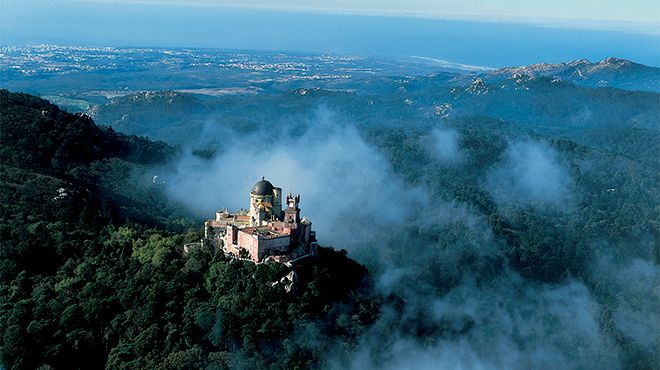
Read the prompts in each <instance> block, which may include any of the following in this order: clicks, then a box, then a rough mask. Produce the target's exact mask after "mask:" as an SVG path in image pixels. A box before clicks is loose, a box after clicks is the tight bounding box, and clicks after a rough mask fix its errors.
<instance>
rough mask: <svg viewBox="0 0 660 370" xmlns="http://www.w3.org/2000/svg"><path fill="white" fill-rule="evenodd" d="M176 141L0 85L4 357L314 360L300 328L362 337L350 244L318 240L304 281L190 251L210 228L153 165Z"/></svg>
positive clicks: (365, 289) (47, 362)
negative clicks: (167, 193) (155, 138)
mask: <svg viewBox="0 0 660 370" xmlns="http://www.w3.org/2000/svg"><path fill="white" fill-rule="evenodd" d="M173 153H175V149H174V148H171V147H169V146H167V145H166V144H164V143H160V142H151V141H149V140H147V139H144V138H139V137H136V136H127V135H123V134H119V133H116V132H114V131H112V129H109V128H103V127H99V126H97V125H95V124H94V122H93V121H92V120H91V119H90V118H89V117H87V116H84V115H73V114H69V113H66V112H64V111H62V110H60V109H59V108H58V107H56V106H54V105H52V104H50V103H48V102H47V101H45V100H42V99H39V98H36V97H34V96H30V95H26V94H14V93H10V92H8V91H7V90H0V171H1V172H0V197H1V198H0V214H1V219H0V240H1V242H2V248H1V249H0V368H3V369H34V368H43V369H51V368H54V369H89V368H104V367H105V368H112V369H118V368H134V369H140V368H141V369H147V368H149V369H151V368H164V369H184V368H195V369H196V368H203V367H209V368H227V367H236V366H239V365H240V366H242V367H253V368H263V365H264V364H265V363H268V364H269V365H273V366H276V367H280V368H295V367H300V366H302V367H308V366H310V365H312V364H314V363H315V362H316V361H318V358H317V355H316V354H315V351H313V350H312V349H313V348H314V347H313V345H310V344H305V343H304V342H303V341H300V342H299V343H298V342H295V341H291V340H289V341H285V338H287V337H289V336H290V335H291V333H293V332H294V331H296V330H302V329H301V328H303V327H306V325H311V323H312V322H314V323H317V324H316V325H317V326H318V328H317V330H321V331H323V330H326V331H328V332H332V333H334V334H336V335H337V336H338V337H340V338H342V337H343V338H345V340H346V343H351V341H352V340H354V339H355V338H356V337H357V336H358V334H359V332H360V330H361V328H364V327H365V325H366V324H367V323H368V322H370V321H372V320H374V317H375V316H376V315H377V312H378V310H377V305H376V304H375V301H374V299H373V298H372V296H371V295H370V293H369V292H370V290H369V284H368V279H367V272H366V270H365V269H364V267H362V266H360V265H359V264H357V263H355V262H353V261H351V260H350V259H348V258H346V254H345V253H344V252H335V251H334V250H332V249H326V248H321V250H320V256H319V258H318V259H317V262H316V263H315V264H314V265H313V266H307V267H301V269H300V271H299V273H300V277H301V278H300V282H299V287H298V290H297V292H296V293H295V294H288V293H286V292H285V288H284V286H283V284H277V283H274V282H277V281H279V279H280V278H281V277H282V276H284V275H286V274H287V273H288V270H287V268H286V267H284V266H283V265H280V264H275V263H272V264H271V263H266V264H260V265H258V266H256V265H253V264H251V263H244V262H238V261H233V260H229V259H227V258H225V257H224V255H222V254H221V253H214V252H213V251H210V250H201V249H200V250H196V251H194V252H192V253H190V254H188V255H184V254H183V253H182V245H183V244H185V243H188V242H192V241H198V240H199V238H200V237H201V235H200V234H199V229H200V228H199V227H198V225H196V224H195V223H194V222H192V221H190V220H188V219H186V218H184V217H183V216H182V213H180V211H178V210H177V208H176V207H175V206H170V205H169V204H168V203H167V202H166V199H165V197H164V196H163V194H162V193H161V190H160V189H159V188H158V184H154V183H153V182H152V181H151V179H149V178H145V175H144V172H145V171H144V170H145V169H146V168H147V166H149V168H151V167H153V166H158V165H161V164H163V163H164V162H165V161H166V160H167V159H168V158H169V157H170V156H171V155H173ZM188 226H190V227H191V228H190V229H188V230H187V231H186V228H187V227H188ZM338 271H342V273H341V274H339V273H338ZM271 283H274V284H271ZM349 292H352V293H351V294H350V295H349V294H348V293H349ZM333 302H341V303H342V304H341V305H338V306H336V305H334V304H333ZM336 307H341V310H339V309H338V308H336ZM358 307H359V309H358ZM339 315H344V316H345V315H349V316H347V317H352V319H351V320H344V321H341V320H339V321H338V320H337V319H336V317H337V316H339ZM344 316H342V317H344ZM333 317H334V319H333ZM325 323H328V324H325Z"/></svg>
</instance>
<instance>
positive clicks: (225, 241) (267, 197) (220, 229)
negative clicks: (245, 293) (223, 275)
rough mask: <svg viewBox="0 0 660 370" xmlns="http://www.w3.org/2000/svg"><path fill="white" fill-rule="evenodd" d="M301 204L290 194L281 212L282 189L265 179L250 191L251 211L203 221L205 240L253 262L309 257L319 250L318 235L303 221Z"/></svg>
mask: <svg viewBox="0 0 660 370" xmlns="http://www.w3.org/2000/svg"><path fill="white" fill-rule="evenodd" d="M298 203H300V195H295V196H294V195H291V194H287V196H286V208H285V209H282V188H277V187H274V186H273V184H271V183H270V182H269V181H267V180H266V179H265V178H262V179H261V180H260V181H258V182H257V183H256V184H254V186H253V187H252V191H250V208H249V211H246V210H243V209H241V210H239V211H237V212H236V213H234V214H232V213H229V211H228V210H227V209H224V210H222V211H217V212H216V213H215V219H214V220H207V221H206V222H204V237H205V238H206V239H207V240H210V241H212V242H215V243H216V245H220V246H221V247H222V249H223V251H224V252H225V253H227V254H231V255H234V256H236V257H240V258H248V259H250V260H252V261H254V262H261V261H264V260H266V259H267V258H269V259H273V260H275V261H278V262H288V261H292V260H294V259H297V258H300V257H304V256H307V255H309V254H312V253H313V252H314V251H315V249H316V233H315V232H314V231H312V223H311V222H310V221H309V220H308V219H306V218H303V219H300V208H298Z"/></svg>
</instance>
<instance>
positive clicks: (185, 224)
mask: <svg viewBox="0 0 660 370" xmlns="http://www.w3.org/2000/svg"><path fill="white" fill-rule="evenodd" d="M658 99H659V98H658V94H657V93H652V92H639V91H624V90H619V89H615V88H609V87H605V88H600V87H599V88H592V87H585V86H578V85H574V84H572V83H569V82H564V81H557V80H556V79H552V78H546V77H543V76H541V77H533V78H532V77H529V76H527V77H524V76H523V77H520V78H517V79H512V78H510V77H509V76H497V75H495V76H494V77H493V78H491V79H485V80H481V79H475V78H474V76H467V77H461V78H457V77H456V75H454V74H442V73H440V74H435V75H429V76H423V77H407V78H397V77H374V78H373V79H370V80H368V81H367V82H365V83H364V84H363V86H361V87H360V90H359V92H355V91H337V90H332V89H324V88H308V87H304V88H303V87H301V88H296V89H292V90H289V91H284V92H281V93H272V94H255V95H252V94H248V95H241V94H237V95H232V96H229V95H228V96H221V97H208V96H206V97H202V96H199V95H193V94H183V93H179V92H174V91H162V92H142V93H135V94H129V95H126V96H123V97H118V98H115V99H112V100H110V101H107V102H104V103H103V104H101V105H99V106H96V107H94V108H92V109H89V110H88V111H87V114H89V116H88V115H87V114H82V113H78V114H70V113H67V112H65V111H63V110H60V109H59V108H58V107H56V106H54V105H52V104H50V103H48V102H47V101H44V100H41V99H38V98H36V97H33V96H29V95H25V94H14V93H10V92H8V91H2V101H1V104H2V105H1V109H2V111H1V113H2V114H1V115H0V119H1V120H2V121H1V123H2V133H1V134H2V136H1V138H2V140H1V142H0V144H1V145H0V153H1V155H2V156H1V157H0V164H1V166H2V167H1V168H2V174H1V175H2V178H1V180H2V181H1V182H0V186H1V187H2V194H1V196H2V225H1V226H0V227H1V229H0V230H1V234H0V236H1V238H2V251H1V253H2V266H1V271H0V273H1V275H0V276H2V288H1V289H2V294H1V296H2V300H3V301H2V303H1V305H0V315H1V318H2V319H1V320H0V325H2V326H1V327H0V332H1V333H2V335H1V336H0V354H1V356H2V357H1V360H2V364H3V366H4V367H5V368H8V369H11V368H16V369H23V368H37V367H40V366H41V367H42V368H56V369H60V368H102V367H105V368H172V369H180V368H220V369H222V368H254V369H261V368H272V369H280V368H286V369H289V368H329V369H345V368H353V369H399V368H437V367H439V366H440V367H445V368H459V367H463V368H511V369H527V368H542V369H551V368H569V369H584V368H600V369H620V368H624V369H657V368H658V367H660V363H659V362H658V358H657V348H658V346H659V345H660V335H659V333H658V331H657V314H658V312H660V303H659V302H660V296H659V295H658V294H660V293H659V292H658V290H657V286H658V284H659V282H660V269H659V268H658V264H660V248H659V243H658V238H659V236H660V208H659V207H658V204H660V194H659V193H658V191H659V189H658V187H657V184H658V183H659V182H660V173H659V172H658V166H659V165H660V162H659V158H660V155H659V153H660V135H659V132H658V117H660V116H659V114H658V113H659V112H660V105H659V104H658V101H659V100H658ZM90 116H93V119H94V121H96V122H98V123H100V124H101V126H97V125H96V124H95V123H94V122H93V121H92V118H90ZM115 130H116V131H117V132H116V131H115ZM119 132H123V133H119ZM134 135H146V136H148V137H149V138H154V139H158V140H163V141H164V142H155V141H150V140H148V139H146V138H144V137H143V136H134ZM264 143H267V144H268V145H264ZM255 148H258V149H255ZM274 168H277V169H280V171H279V172H281V173H278V172H277V171H274V170H273V169H274ZM292 173H294V174H295V176H293V175H290V174H292ZM154 174H157V175H158V176H159V177H160V178H162V179H164V180H166V181H165V182H161V181H152V178H153V176H154ZM262 175H268V176H269V177H274V178H275V180H277V181H281V182H282V183H281V185H282V186H283V187H285V188H287V189H291V188H293V189H296V190H300V192H301V194H302V204H303V207H304V208H303V211H304V212H305V213H306V215H309V216H310V217H311V219H312V220H313V221H314V225H315V230H316V231H317V233H318V236H319V240H320V241H321V242H325V241H327V243H325V244H328V245H333V246H334V247H336V248H337V249H338V251H337V250H335V249H333V248H329V247H328V248H322V249H321V253H320V255H319V257H318V258H317V259H316V260H315V261H314V263H311V264H308V265H304V266H297V267H296V268H297V269H298V270H297V271H298V274H299V276H300V280H299V284H298V286H297V289H295V290H294V291H293V292H291V293H287V292H286V289H285V287H284V286H282V284H278V283H276V282H278V281H279V280H280V278H281V277H282V276H284V275H286V274H287V273H289V271H288V268H286V267H284V266H282V265H279V264H272V263H265V264H259V265H253V264H250V263H244V262H241V261H236V260H232V259H228V258H227V257H225V256H224V255H223V254H222V253H217V251H212V250H208V249H203V248H202V249H197V250H195V251H194V252H192V253H189V254H185V253H183V249H182V246H183V245H184V244H186V243H191V242H196V241H198V240H199V239H200V238H201V228H200V225H201V219H202V218H203V217H208V215H210V214H212V212H213V211H215V209H217V207H222V206H230V207H235V208H238V207H241V206H243V201H244V200H243V198H244V197H245V189H244V188H243V187H241V186H242V185H243V184H244V183H246V182H247V183H251V182H253V181H254V179H256V178H260V177H261V176H262ZM287 181H288V182H287ZM277 184H278V185H280V182H277ZM218 189H222V191H219V190H218ZM345 250H347V251H348V253H350V257H351V258H354V259H355V261H354V260H352V259H349V258H348V254H347V252H346V251H345ZM356 261H359V262H356Z"/></svg>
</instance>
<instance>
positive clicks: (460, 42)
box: [0, 0, 660, 67]
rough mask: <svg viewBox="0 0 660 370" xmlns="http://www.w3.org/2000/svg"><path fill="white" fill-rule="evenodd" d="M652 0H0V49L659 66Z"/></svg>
mask: <svg viewBox="0 0 660 370" xmlns="http://www.w3.org/2000/svg"><path fill="white" fill-rule="evenodd" d="M659 14H660V2H657V1H651V0H628V1H613V0H598V1H595V0H580V1H569V0H554V1H553V2H552V3H548V2H542V1H531V0H525V1H523V0H502V1H497V2H495V1H478V0H460V1H459V0H435V1H432V0H405V1H404V0H381V1H374V0H350V1H349V0H325V1H310V0H307V1H304V0H281V1H277V2H275V1H266V0H242V1H238V0H220V1H218V0H216V1H212V0H189V1H185V2H184V1H182V0H48V1H46V0H2V1H0V44H2V45H25V44H39V43H56V44H64V45H94V46H166V47H213V48H229V49H253V50H291V51H301V52H313V53H317V52H318V53H335V54H360V55H376V56H385V55H392V56H400V55H407V56H425V57H433V58H439V59H444V60H449V61H451V62H457V63H465V64H472V65H480V66H486V67H501V66H506V65H521V64H529V63H536V62H561V61H567V60H572V59H580V58H587V59H590V60H600V59H603V58H606V57H609V56H616V57H621V58H626V59H630V60H633V61H636V62H640V63H644V64H647V65H654V66H658V65H660V16H659Z"/></svg>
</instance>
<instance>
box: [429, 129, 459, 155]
mask: <svg viewBox="0 0 660 370" xmlns="http://www.w3.org/2000/svg"><path fill="white" fill-rule="evenodd" d="M459 139H460V135H459V134H458V132H457V131H456V130H453V129H440V128H436V129H433V130H432V131H431V134H430V135H429V140H428V141H429V145H428V150H429V153H430V154H431V156H432V157H433V158H435V159H436V160H438V161H440V162H443V163H456V162H459V161H460V160H462V159H463V154H462V153H461V149H460V146H459Z"/></svg>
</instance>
